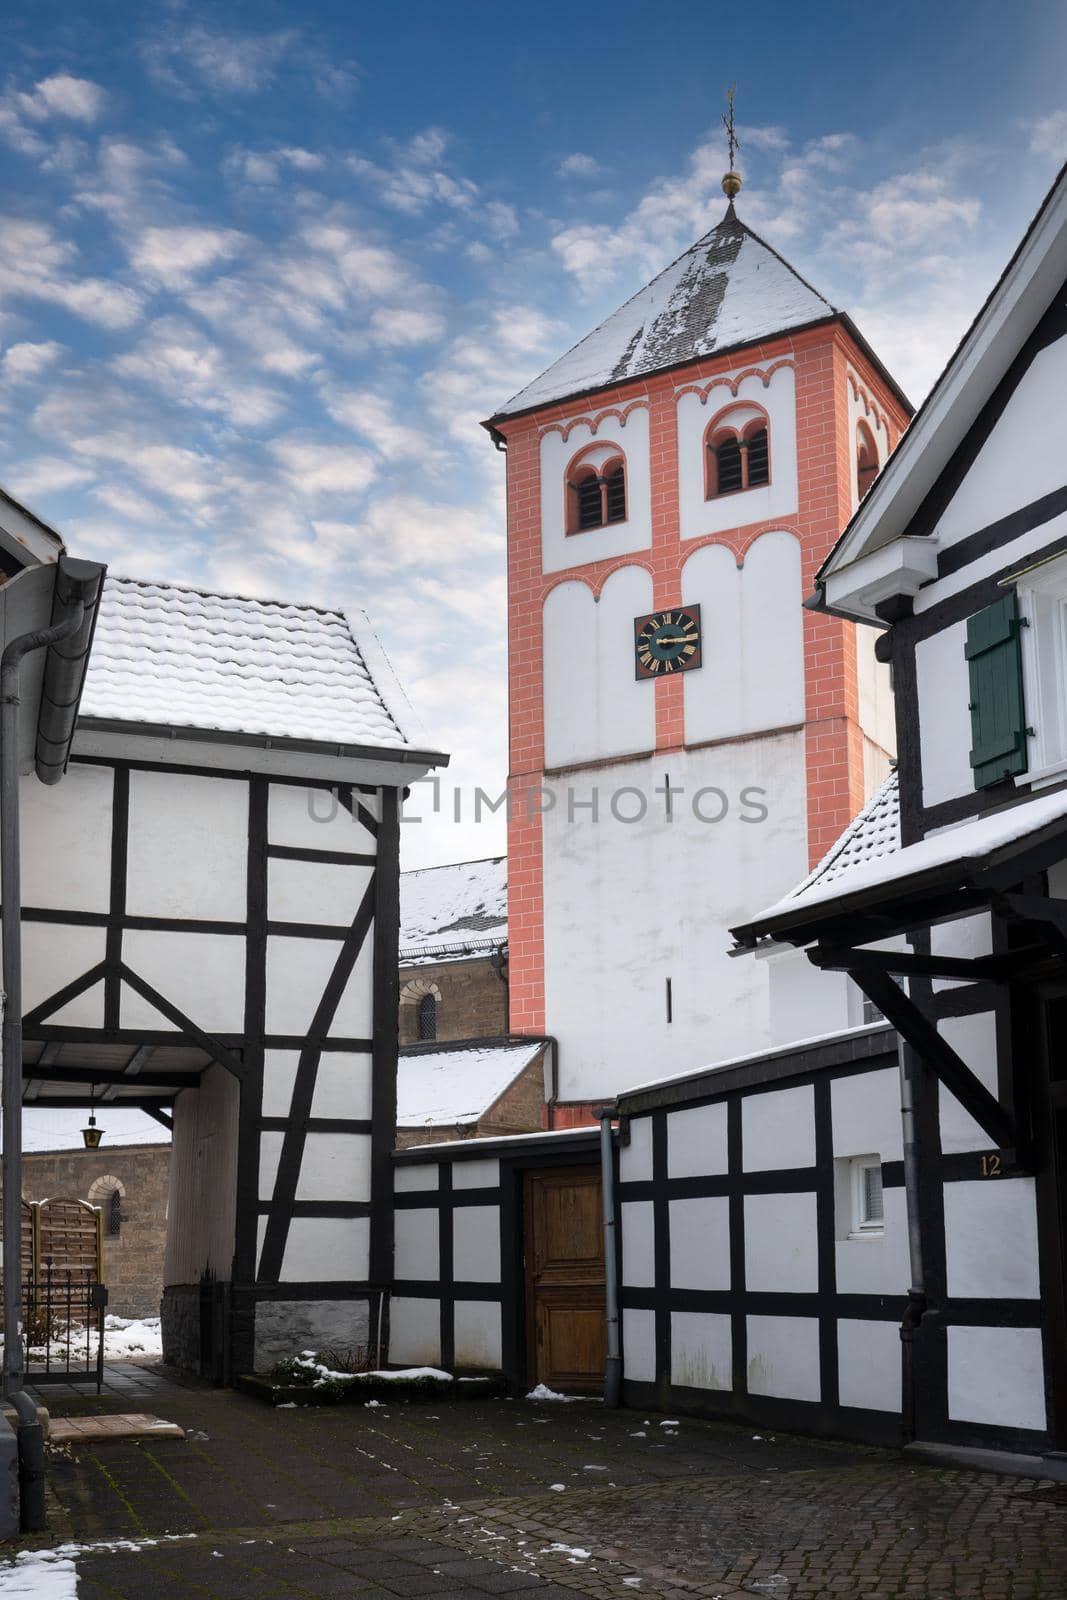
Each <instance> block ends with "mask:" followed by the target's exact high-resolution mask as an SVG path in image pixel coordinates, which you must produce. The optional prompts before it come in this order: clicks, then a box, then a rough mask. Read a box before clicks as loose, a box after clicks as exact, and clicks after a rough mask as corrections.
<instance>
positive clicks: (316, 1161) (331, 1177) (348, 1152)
mask: <svg viewBox="0 0 1067 1600" xmlns="http://www.w3.org/2000/svg"><path fill="white" fill-rule="evenodd" d="M370 1161H371V1141H370V1135H369V1134H367V1133H308V1134H306V1135H305V1137H304V1159H303V1161H302V1162H301V1163H300V1177H299V1178H298V1179H297V1185H296V1198H297V1199H298V1200H369V1199H370Z"/></svg>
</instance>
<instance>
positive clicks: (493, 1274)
mask: <svg viewBox="0 0 1067 1600" xmlns="http://www.w3.org/2000/svg"><path fill="white" fill-rule="evenodd" d="M452 1275H453V1277H454V1278H455V1280H456V1282H457V1283H499V1282H500V1208H499V1206H456V1208H455V1210H454V1211H453V1213H452Z"/></svg>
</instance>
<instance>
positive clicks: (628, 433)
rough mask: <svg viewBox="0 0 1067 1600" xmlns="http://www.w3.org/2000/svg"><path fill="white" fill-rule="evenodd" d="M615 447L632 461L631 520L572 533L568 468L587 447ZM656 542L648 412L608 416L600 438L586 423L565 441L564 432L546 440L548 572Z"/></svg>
mask: <svg viewBox="0 0 1067 1600" xmlns="http://www.w3.org/2000/svg"><path fill="white" fill-rule="evenodd" d="M594 442H595V443H596V444H603V443H606V442H610V443H612V444H616V445H618V447H619V449H620V450H621V452H622V454H623V455H624V456H625V458H626V521H625V522H613V523H612V524H611V525H610V526H609V527H606V528H592V529H590V530H588V531H587V532H586V533H572V534H568V533H567V532H566V479H567V468H568V466H569V465H570V463H571V462H572V461H573V460H574V458H575V456H576V455H577V454H578V453H579V451H580V450H582V449H583V448H584V447H585V446H586V445H590V444H593V443H594ZM651 543H652V502H651V495H650V472H649V450H648V410H647V408H646V407H644V406H638V407H637V408H636V410H634V411H631V412H630V414H629V416H628V417H627V418H626V421H625V422H620V420H619V418H618V417H617V416H614V415H611V416H605V417H604V419H603V423H602V425H601V426H600V427H599V428H598V430H597V431H596V432H595V433H594V431H593V429H592V428H590V426H589V424H588V423H586V422H582V423H579V424H578V426H577V427H576V428H573V429H572V430H571V432H570V436H569V437H568V438H567V439H564V437H563V435H562V434H561V433H560V431H559V429H558V428H552V429H550V430H549V431H548V432H546V433H544V434H542V436H541V565H542V570H543V571H544V572H563V571H565V570H566V569H567V568H568V567H578V566H583V565H584V564H585V563H586V562H589V561H603V560H605V559H606V558H607V557H609V556H621V555H629V554H631V553H632V552H633V551H636V550H647V549H648V547H649V545H650V544H651Z"/></svg>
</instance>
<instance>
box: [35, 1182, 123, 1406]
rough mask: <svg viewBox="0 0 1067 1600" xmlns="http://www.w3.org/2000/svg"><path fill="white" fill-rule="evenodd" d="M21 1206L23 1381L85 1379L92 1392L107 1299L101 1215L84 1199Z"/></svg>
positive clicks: (99, 1375)
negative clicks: (24, 1373)
mask: <svg viewBox="0 0 1067 1600" xmlns="http://www.w3.org/2000/svg"><path fill="white" fill-rule="evenodd" d="M22 1206H23V1229H22V1240H23V1307H24V1311H23V1325H24V1328H25V1338H26V1378H27V1381H28V1382H30V1383H76V1382H79V1381H81V1382H86V1381H89V1382H95V1383H96V1386H97V1389H98V1390H99V1388H100V1386H101V1384H102V1382H103V1366H104V1308H105V1306H106V1304H107V1290H106V1289H105V1287H104V1283H103V1276H104V1229H103V1215H102V1213H101V1211H100V1208H99V1206H91V1205H89V1204H88V1202H87V1201H85V1200H71V1199H66V1198H62V1199H56V1200H35V1201H30V1202H27V1201H25V1200H24V1201H23V1202H22ZM27 1212H28V1213H29V1226H28V1227H27ZM27 1234H28V1235H29V1241H30V1249H29V1261H28V1262H27V1260H26V1255H27V1248H26V1247H27Z"/></svg>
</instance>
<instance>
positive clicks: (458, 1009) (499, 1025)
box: [400, 959, 508, 1044]
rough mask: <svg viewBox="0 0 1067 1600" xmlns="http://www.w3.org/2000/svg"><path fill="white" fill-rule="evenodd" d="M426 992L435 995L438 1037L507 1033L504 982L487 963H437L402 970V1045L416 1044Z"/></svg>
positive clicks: (489, 1036) (494, 1036) (506, 993)
mask: <svg viewBox="0 0 1067 1600" xmlns="http://www.w3.org/2000/svg"><path fill="white" fill-rule="evenodd" d="M505 973H506V969H505ZM428 992H432V993H434V994H435V995H436V996H437V1037H438V1039H440V1040H450V1039H492V1038H499V1037H500V1036H501V1035H502V1034H505V1033H507V1031H508V1017H507V997H508V986H507V983H506V982H505V981H504V980H503V979H501V977H500V976H499V974H498V973H497V971H496V970H495V968H493V967H492V966H491V965H490V963H489V961H488V960H487V959H486V960H471V961H441V962H434V963H433V964H432V965H425V966H415V967H401V969H400V1043H401V1044H418V1043H419V1000H420V998H421V997H422V995H424V994H426V993H428Z"/></svg>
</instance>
